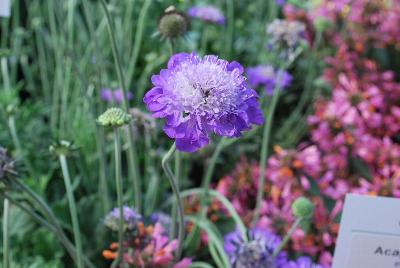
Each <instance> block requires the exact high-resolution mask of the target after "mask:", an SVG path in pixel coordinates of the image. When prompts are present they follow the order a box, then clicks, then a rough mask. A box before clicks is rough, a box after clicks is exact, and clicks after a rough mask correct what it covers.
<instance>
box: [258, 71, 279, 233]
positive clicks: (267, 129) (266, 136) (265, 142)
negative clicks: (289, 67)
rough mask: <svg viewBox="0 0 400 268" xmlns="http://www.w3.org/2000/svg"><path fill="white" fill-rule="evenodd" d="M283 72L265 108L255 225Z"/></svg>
mask: <svg viewBox="0 0 400 268" xmlns="http://www.w3.org/2000/svg"><path fill="white" fill-rule="evenodd" d="M281 73H282V72H279V75H278V78H277V79H278V80H277V81H278V83H277V86H276V87H275V89H274V94H273V96H272V100H271V104H270V105H269V106H266V108H265V110H264V115H265V117H266V122H265V124H264V129H263V136H262V137H263V138H262V144H261V154H260V171H259V172H260V173H259V177H258V191H257V203H256V208H255V210H254V216H253V226H254V225H256V224H257V221H258V219H259V218H260V210H261V204H262V200H263V197H264V185H265V170H266V166H267V156H268V146H269V142H270V135H271V127H272V120H273V117H274V113H275V109H276V105H277V103H278V100H279V96H280V93H281V89H280V82H279V81H280V74H281Z"/></svg>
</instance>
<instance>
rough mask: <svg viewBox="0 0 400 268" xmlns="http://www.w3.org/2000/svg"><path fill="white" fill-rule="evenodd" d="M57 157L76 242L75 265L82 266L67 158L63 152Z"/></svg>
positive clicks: (74, 202)
mask: <svg viewBox="0 0 400 268" xmlns="http://www.w3.org/2000/svg"><path fill="white" fill-rule="evenodd" d="M59 158H60V164H61V169H62V173H63V177H64V184H65V189H66V191H67V197H68V204H69V211H70V214H71V220H72V229H73V232H74V240H75V244H76V260H77V266H78V268H83V254H82V240H81V232H80V229H79V221H78V213H77V210H76V201H75V197H74V193H73V189H72V183H71V178H70V176H69V171H68V163H67V158H66V156H65V155H63V154H60V156H59Z"/></svg>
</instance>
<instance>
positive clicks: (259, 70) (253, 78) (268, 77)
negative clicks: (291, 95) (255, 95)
mask: <svg viewBox="0 0 400 268" xmlns="http://www.w3.org/2000/svg"><path fill="white" fill-rule="evenodd" d="M246 72H247V77H248V79H249V83H250V84H251V85H252V86H264V88H265V91H266V93H267V94H268V95H272V94H273V92H274V89H275V88H280V89H284V88H286V87H288V86H290V84H291V82H292V79H293V77H292V76H291V75H290V74H289V73H288V72H286V71H285V70H275V69H274V68H273V67H272V66H270V65H258V66H255V67H250V68H247V70H246ZM278 79H279V83H278Z"/></svg>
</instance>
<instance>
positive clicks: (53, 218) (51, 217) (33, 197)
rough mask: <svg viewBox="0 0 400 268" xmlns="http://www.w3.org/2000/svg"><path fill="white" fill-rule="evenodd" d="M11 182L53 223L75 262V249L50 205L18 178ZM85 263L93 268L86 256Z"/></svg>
mask: <svg viewBox="0 0 400 268" xmlns="http://www.w3.org/2000/svg"><path fill="white" fill-rule="evenodd" d="M13 183H14V184H16V186H17V187H18V188H19V189H20V190H22V191H23V192H25V193H26V194H27V195H28V196H29V197H30V199H31V200H32V201H33V202H34V203H36V204H37V205H38V206H39V207H40V209H41V210H42V212H43V213H44V214H45V217H46V218H47V219H48V220H49V221H50V222H52V223H53V225H54V228H55V231H56V235H57V237H58V238H59V240H60V241H61V242H62V243H63V245H64V246H65V248H66V249H67V251H68V253H69V255H70V256H71V258H72V259H73V260H74V261H75V263H77V259H76V255H77V254H76V249H75V247H74V245H73V244H72V243H71V242H70V241H69V239H68V237H67V236H66V234H65V233H64V231H63V229H62V227H61V225H60V223H59V221H58V219H57V218H56V216H55V215H54V213H53V211H52V210H51V209H50V207H49V206H48V205H47V203H46V202H45V201H44V200H43V199H42V198H41V197H40V196H39V195H37V194H36V193H35V192H34V191H32V190H31V189H30V188H29V187H28V186H26V185H25V184H24V183H23V182H21V181H20V180H18V179H16V180H13ZM9 199H10V200H12V199H11V197H9ZM14 203H15V202H14ZM85 264H86V266H88V267H90V268H95V266H94V265H93V263H91V261H90V260H89V259H88V258H86V257H85Z"/></svg>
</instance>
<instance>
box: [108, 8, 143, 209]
mask: <svg viewBox="0 0 400 268" xmlns="http://www.w3.org/2000/svg"><path fill="white" fill-rule="evenodd" d="M147 2H149V0H147V1H146V3H147ZM101 5H102V7H103V10H104V13H105V15H106V19H107V28H108V34H109V36H110V39H111V48H112V53H113V57H114V62H115V68H116V70H117V75H118V80H119V82H120V84H121V88H122V91H123V95H124V97H123V105H124V108H125V110H126V112H127V113H129V105H128V101H127V100H128V99H127V93H128V91H127V88H126V84H125V79H124V75H123V72H122V65H121V61H120V57H119V54H118V50H117V42H116V40H115V35H114V30H113V26H112V24H111V17H110V13H109V12H108V10H107V5H106V2H105V1H104V0H101ZM138 27H139V26H138ZM128 131H129V135H128V147H129V149H128V161H129V167H130V168H131V169H132V180H133V191H134V195H135V196H134V198H135V208H136V209H137V211H138V213H141V211H142V205H141V203H142V197H141V194H142V193H141V190H140V189H141V186H140V181H139V168H138V164H137V155H136V144H135V140H134V138H133V137H134V136H133V130H132V127H130V125H129V127H128Z"/></svg>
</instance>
